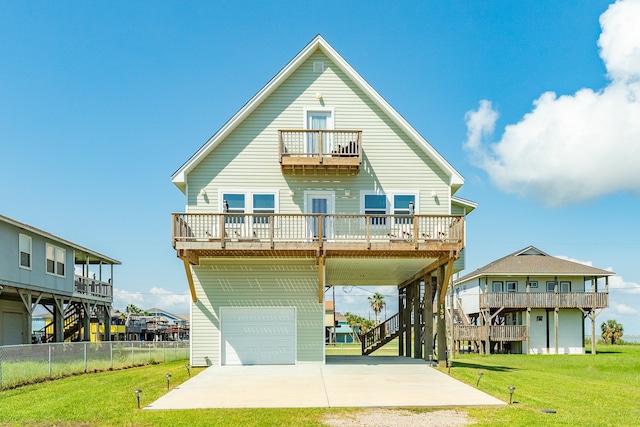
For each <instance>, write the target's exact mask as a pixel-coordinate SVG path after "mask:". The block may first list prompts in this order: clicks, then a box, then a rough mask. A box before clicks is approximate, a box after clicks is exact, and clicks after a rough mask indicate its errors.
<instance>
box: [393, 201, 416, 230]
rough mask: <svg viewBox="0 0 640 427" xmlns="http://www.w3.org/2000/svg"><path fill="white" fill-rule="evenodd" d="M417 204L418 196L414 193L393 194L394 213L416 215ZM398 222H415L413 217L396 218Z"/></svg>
mask: <svg viewBox="0 0 640 427" xmlns="http://www.w3.org/2000/svg"><path fill="white" fill-rule="evenodd" d="M415 206H416V196H415V195H413V194H396V195H394V196H393V214H394V215H414V214H415ZM395 223H396V224H413V217H411V218H395Z"/></svg>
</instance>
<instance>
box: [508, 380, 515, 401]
mask: <svg viewBox="0 0 640 427" xmlns="http://www.w3.org/2000/svg"><path fill="white" fill-rule="evenodd" d="M514 391H516V388H515V386H512V385H510V386H509V405H511V404H512V403H513V392H514Z"/></svg>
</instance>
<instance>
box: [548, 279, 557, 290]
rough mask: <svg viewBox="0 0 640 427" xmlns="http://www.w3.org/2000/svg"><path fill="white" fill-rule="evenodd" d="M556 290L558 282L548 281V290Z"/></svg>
mask: <svg viewBox="0 0 640 427" xmlns="http://www.w3.org/2000/svg"><path fill="white" fill-rule="evenodd" d="M555 291H556V282H552V281H549V282H547V292H555Z"/></svg>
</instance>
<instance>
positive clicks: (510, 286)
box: [507, 282, 518, 292]
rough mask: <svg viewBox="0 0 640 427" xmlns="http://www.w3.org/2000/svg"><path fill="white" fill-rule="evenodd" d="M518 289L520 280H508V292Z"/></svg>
mask: <svg viewBox="0 0 640 427" xmlns="http://www.w3.org/2000/svg"><path fill="white" fill-rule="evenodd" d="M517 290H518V282H507V292H516V291H517Z"/></svg>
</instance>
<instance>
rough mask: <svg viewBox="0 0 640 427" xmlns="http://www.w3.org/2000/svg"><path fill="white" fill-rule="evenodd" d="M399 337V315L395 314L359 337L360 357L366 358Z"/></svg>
mask: <svg viewBox="0 0 640 427" xmlns="http://www.w3.org/2000/svg"><path fill="white" fill-rule="evenodd" d="M399 335H400V313H396V314H394V315H393V316H391V317H390V318H388V319H387V320H385V321H384V322H382V323H380V324H379V325H378V326H376V327H375V328H373V329H371V330H370V331H368V332H365V333H364V334H362V335H360V342H361V343H362V355H363V356H368V355H369V354H371V353H373V352H374V351H376V350H377V349H379V348H380V347H382V346H383V345H385V344H387V343H388V342H390V341H392V340H393V339H395V338H397V337H398V336H399Z"/></svg>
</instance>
